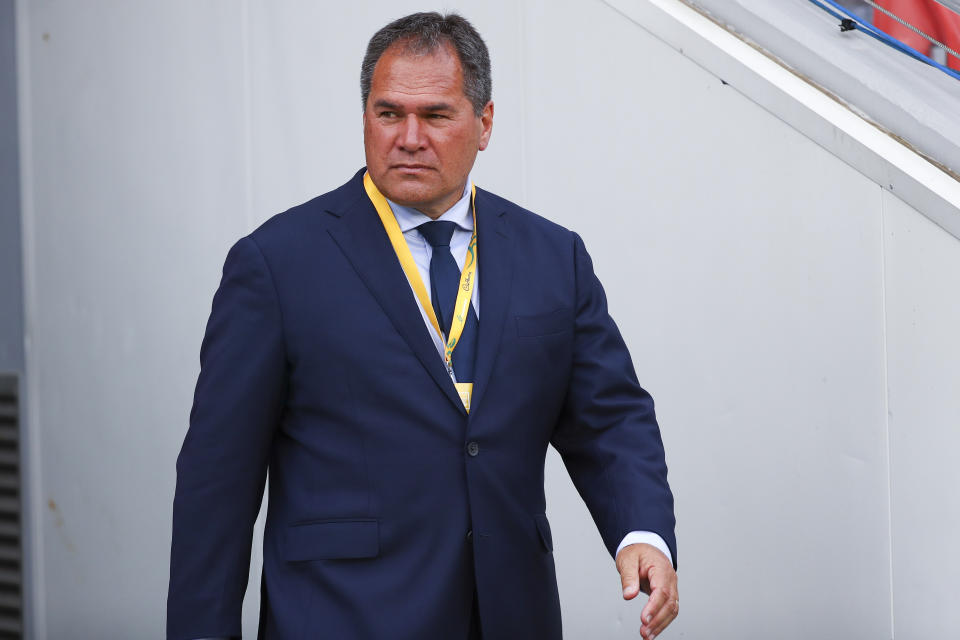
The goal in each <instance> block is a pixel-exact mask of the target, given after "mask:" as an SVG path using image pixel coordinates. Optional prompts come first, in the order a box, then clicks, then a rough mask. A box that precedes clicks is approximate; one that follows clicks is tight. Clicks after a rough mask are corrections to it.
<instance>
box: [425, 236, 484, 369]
mask: <svg viewBox="0 0 960 640" xmlns="http://www.w3.org/2000/svg"><path fill="white" fill-rule="evenodd" d="M456 228H457V225H456V223H455V222H448V221H446V220H436V221H434V222H426V223H424V224H422V225H420V226H419V227H417V230H418V231H419V232H420V233H421V234H423V237H424V238H426V239H427V242H429V243H430V246H431V247H433V256H432V257H431V258H430V298H431V301H432V302H433V311H434V313H436V314H437V321H438V322H439V323H440V328H441V329H442V330H443V332H444V335H446V334H447V332H449V331H450V324H451V323H452V321H453V311H454V307H455V306H456V302H457V290H458V289H459V288H460V267H458V266H457V261H456V260H454V258H453V254H452V253H450V238H452V237H453V231H454V230H455V229H456ZM476 353H477V313H476V311H474V309H473V303H472V302H471V303H470V315H469V316H468V317H467V324H466V325H465V326H464V327H463V333H462V334H460V340H459V341H458V342H457V348H456V349H454V350H453V372H454V373H455V374H456V375H457V381H458V382H473V362H474V358H475V357H476Z"/></svg>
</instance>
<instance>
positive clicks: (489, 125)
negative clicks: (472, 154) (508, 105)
mask: <svg viewBox="0 0 960 640" xmlns="http://www.w3.org/2000/svg"><path fill="white" fill-rule="evenodd" d="M480 126H481V127H482V128H481V129H480V146H479V149H480V151H483V150H484V149H486V148H487V145H488V144H490V133H491V132H492V131H493V100H491V101H490V102H488V103H487V104H486V106H484V107H483V111H481V112H480Z"/></svg>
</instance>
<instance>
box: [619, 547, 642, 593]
mask: <svg viewBox="0 0 960 640" xmlns="http://www.w3.org/2000/svg"><path fill="white" fill-rule="evenodd" d="M628 548H629V547H627V548H625V549H623V550H622V551H621V552H620V554H621V557H620V558H618V560H619V562H617V570H618V571H620V586H621V587H623V599H624V600H632V599H634V598H636V597H637V594H638V593H640V572H639V568H638V563H637V558H636V554H634V553H631V552H629V551H627V549H628Z"/></svg>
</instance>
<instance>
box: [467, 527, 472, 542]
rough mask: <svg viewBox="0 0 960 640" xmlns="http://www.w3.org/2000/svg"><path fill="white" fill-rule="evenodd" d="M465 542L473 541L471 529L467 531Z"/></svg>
mask: <svg viewBox="0 0 960 640" xmlns="http://www.w3.org/2000/svg"><path fill="white" fill-rule="evenodd" d="M467 542H473V529H470V531H467Z"/></svg>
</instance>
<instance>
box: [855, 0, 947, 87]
mask: <svg viewBox="0 0 960 640" xmlns="http://www.w3.org/2000/svg"><path fill="white" fill-rule="evenodd" d="M876 3H877V4H878V5H880V6H881V7H883V8H884V9H886V10H887V11H889V12H891V13H893V14H895V15H898V16H900V17H901V18H903V19H904V20H905V21H906V22H909V23H910V24H912V25H913V26H915V27H916V28H917V29H920V30H921V31H923V32H924V33H926V34H927V35H928V36H930V37H931V38H935V39H937V40H939V41H940V42H942V43H943V44H945V45H947V46H948V47H950V48H951V49H953V50H954V51H956V52H958V53H960V16H958V15H957V14H956V13H954V12H953V11H951V10H950V9H947V8H946V7H945V6H943V5H942V4H938V3H937V2H934V0H876ZM873 24H874V25H875V26H876V27H877V28H878V29H880V30H881V31H883V32H885V33H888V34H890V35H891V36H893V37H894V38H896V39H897V40H899V41H900V42H902V43H904V44H906V45H909V46H911V47H913V48H914V49H916V50H917V51H919V52H920V53H923V54H926V55H928V56H929V55H930V51H931V49H932V48H933V47H935V46H936V45H935V44H933V43H932V42H930V41H929V40H927V39H926V38H924V37H923V36H921V35H918V34H917V33H915V32H913V31H911V30H910V29H908V28H906V27H905V26H903V25H902V24H900V23H899V22H897V21H896V20H894V19H893V18H891V17H890V16H888V15H886V14H885V13H883V12H882V11H878V10H876V9H874V10H873ZM947 66H948V67H950V68H951V69H955V70H957V71H960V58H957V57H956V56H954V55H953V54H951V53H949V52H948V53H947Z"/></svg>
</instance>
